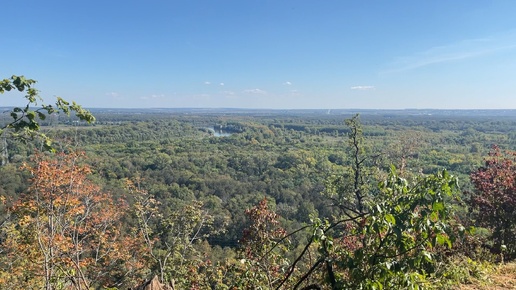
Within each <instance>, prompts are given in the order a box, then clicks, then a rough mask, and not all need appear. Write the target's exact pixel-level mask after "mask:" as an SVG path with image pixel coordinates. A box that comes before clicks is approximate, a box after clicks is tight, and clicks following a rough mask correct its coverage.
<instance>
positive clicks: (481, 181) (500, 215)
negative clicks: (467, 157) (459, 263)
mask: <svg viewBox="0 0 516 290" xmlns="http://www.w3.org/2000/svg"><path fill="white" fill-rule="evenodd" d="M470 177H471V181H472V183H473V184H474V186H475V190H474V191H473V192H471V193H469V196H470V200H469V203H470V205H471V206H472V208H473V209H474V210H476V211H477V214H476V215H475V216H476V219H477V222H478V224H479V225H480V226H483V227H486V228H488V229H490V230H491V231H492V239H493V243H494V249H495V250H496V251H499V252H505V254H506V256H507V258H509V259H513V258H515V257H516V240H515V239H514V236H515V235H516V152H515V151H503V150H501V149H500V148H499V147H497V146H493V149H492V150H491V152H490V153H489V156H488V157H487V158H486V159H485V164H484V166H482V167H480V168H478V170H477V171H475V172H473V173H471V175H470Z"/></svg>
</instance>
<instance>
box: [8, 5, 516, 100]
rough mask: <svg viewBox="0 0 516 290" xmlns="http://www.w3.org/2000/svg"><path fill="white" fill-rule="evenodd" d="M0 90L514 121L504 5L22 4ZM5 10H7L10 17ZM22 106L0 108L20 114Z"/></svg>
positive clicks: (509, 22) (513, 69)
mask: <svg viewBox="0 0 516 290" xmlns="http://www.w3.org/2000/svg"><path fill="white" fill-rule="evenodd" d="M2 6H3V8H2V12H1V16H0V27H2V36H1V37H0V53H1V55H2V57H1V62H0V78H2V79H3V78H7V77H10V76H11V75H13V74H14V75H25V76H26V77H28V78H32V79H35V80H37V81H38V83H37V85H36V88H37V89H39V90H40V91H41V96H42V97H43V98H44V100H45V102H46V103H51V102H52V100H54V98H55V96H60V97H63V98H64V99H66V100H73V101H76V102H78V103H79V104H81V105H83V106H84V107H89V108H262V109H406V108H416V109H429V108H431V109H516V79H515V77H516V18H515V17H514V15H515V13H516V1H513V0H506V1H504V0H489V1H482V0H454V1H445V0H434V1H414V0H407V1H397V0H391V1H380V0H377V1H372V0H360V1H358V0H354V1H351V0H319V1H315V0H294V1H291V0H281V1H280V0H202V1H201V0H199V1H197V0H183V1H176V0H161V1H159V0H145V1H143V0H138V1H137V0H125V1H119V0H109V1H106V0H103V1H99V0H74V1H70V0H66V1H64V0H59V1H57V0H46V1H41V0H26V1H25V0H24V1H10V2H9V4H5V3H4V5H2ZM9 6H11V7H9ZM21 103H23V100H22V96H21V95H19V94H13V93H9V94H5V95H4V96H0V106H12V105H20V104H21Z"/></svg>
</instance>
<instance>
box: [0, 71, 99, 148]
mask: <svg viewBox="0 0 516 290" xmlns="http://www.w3.org/2000/svg"><path fill="white" fill-rule="evenodd" d="M35 83H36V81H35V80H33V79H27V78H25V77H24V76H16V75H13V76H11V77H10V78H7V79H3V80H1V81H0V94H3V93H5V92H11V91H18V92H20V93H25V95H24V98H25V102H26V105H25V106H21V107H14V108H13V109H12V110H11V111H10V113H9V114H10V117H11V120H10V121H8V122H7V123H6V124H4V125H2V126H1V127H0V135H2V134H6V132H9V133H10V134H11V136H12V137H14V138H16V139H18V140H22V141H27V140H31V139H33V138H35V137H38V138H41V139H43V140H44V142H43V146H44V148H45V149H47V150H53V148H52V140H51V139H50V138H49V137H47V136H46V135H45V134H44V133H41V132H40V123H41V121H43V120H45V119H46V118H47V116H48V115H52V114H58V113H64V114H66V115H67V116H70V114H71V113H72V112H73V113H74V115H75V116H76V117H77V118H79V119H80V120H82V121H85V122H87V123H92V122H94V121H95V117H94V116H93V115H92V114H91V113H90V111H88V110H86V109H84V108H82V107H81V106H80V105H79V104H77V103H75V102H72V103H69V102H68V101H65V100H64V99H62V98H60V97H57V100H56V102H55V104H53V105H50V104H44V103H43V99H42V98H41V97H40V95H39V91H38V90H37V89H35V88H34V84H35ZM38 105H39V106H38Z"/></svg>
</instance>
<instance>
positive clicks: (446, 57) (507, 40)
mask: <svg viewBox="0 0 516 290" xmlns="http://www.w3.org/2000/svg"><path fill="white" fill-rule="evenodd" d="M515 48H516V32H515V31H511V32H505V33H503V34H499V35H495V36H492V37H488V38H477V39H466V40H462V41H458V42H455V43H450V44H447V45H442V46H435V47H431V48H429V49H427V50H425V51H420V52H417V53H414V54H413V55H409V56H404V57H400V58H398V59H396V60H395V61H394V62H393V63H392V64H391V65H390V68H388V69H386V70H385V71H383V73H395V72H403V71H408V70H413V69H418V68H421V67H425V66H429V65H435V64H439V63H447V62H453V61H460V60H465V59H471V58H476V57H481V56H485V55H490V54H494V53H497V52H501V51H505V50H510V49H515Z"/></svg>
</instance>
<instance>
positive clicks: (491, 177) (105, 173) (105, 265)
mask: <svg viewBox="0 0 516 290" xmlns="http://www.w3.org/2000/svg"><path fill="white" fill-rule="evenodd" d="M72 111H73V110H72ZM93 113H94V115H95V118H96V120H95V121H93V120H92V119H91V118H90V119H89V121H91V122H89V123H88V122H85V121H83V119H84V118H81V116H80V115H74V114H72V116H71V117H69V116H65V115H57V114H55V112H53V111H50V112H48V111H47V112H43V113H42V114H45V117H43V118H42V119H43V120H39V123H38V126H40V127H38V129H39V131H38V132H39V134H43V138H42V137H41V135H39V136H31V138H29V137H27V138H25V137H24V138H20V137H19V136H18V135H12V134H7V133H8V131H9V130H16V128H12V127H8V126H7V125H6V124H9V122H12V119H11V118H12V115H9V114H4V115H3V116H1V117H2V119H1V120H0V122H2V124H0V126H2V130H4V132H3V134H2V140H1V141H2V143H1V144H0V148H1V149H2V166H1V167H0V198H1V208H0V213H1V221H0V222H1V224H0V226H1V232H0V252H1V253H2V254H1V256H0V265H1V267H0V285H1V286H0V288H2V289H106V288H107V289H127V288H133V287H136V286H137V285H139V284H141V283H142V282H143V281H145V280H147V279H150V278H152V277H153V276H155V275H157V277H158V279H159V281H160V282H161V283H163V284H164V285H169V287H172V288H173V289H397V288H409V289H419V288H453V287H454V286H455V285H457V284H458V283H464V282H467V280H468V279H469V278H470V277H475V276H481V275H482V273H483V271H484V270H485V269H486V268H488V267H490V266H489V265H494V264H496V263H499V262H504V261H510V260H512V259H514V258H515V257H516V242H515V241H514V239H513V237H514V233H515V222H514V221H515V219H514V215H515V201H516V192H515V186H516V181H515V177H516V170H515V166H516V165H514V163H513V162H514V160H515V156H516V153H515V151H513V150H515V149H516V132H514V130H513V128H515V126H516V116H515V115H512V114H510V113H509V114H507V113H506V112H498V111H491V112H489V111H484V112H481V113H479V112H461V111H457V112H442V111H437V112H433V113H432V114H430V113H428V112H425V111H417V110H414V111H364V112H360V114H356V113H357V112H353V111H331V112H329V111H328V112H327V111H318V110H312V111H310V110H307V111H266V110H261V111H239V110H204V111H203V110H187V109H185V110H96V111H95V110H94V111H93ZM40 117H41V115H40ZM15 120H16V119H15ZM49 140H52V143H51V144H50V143H49V142H48V141H49Z"/></svg>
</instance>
